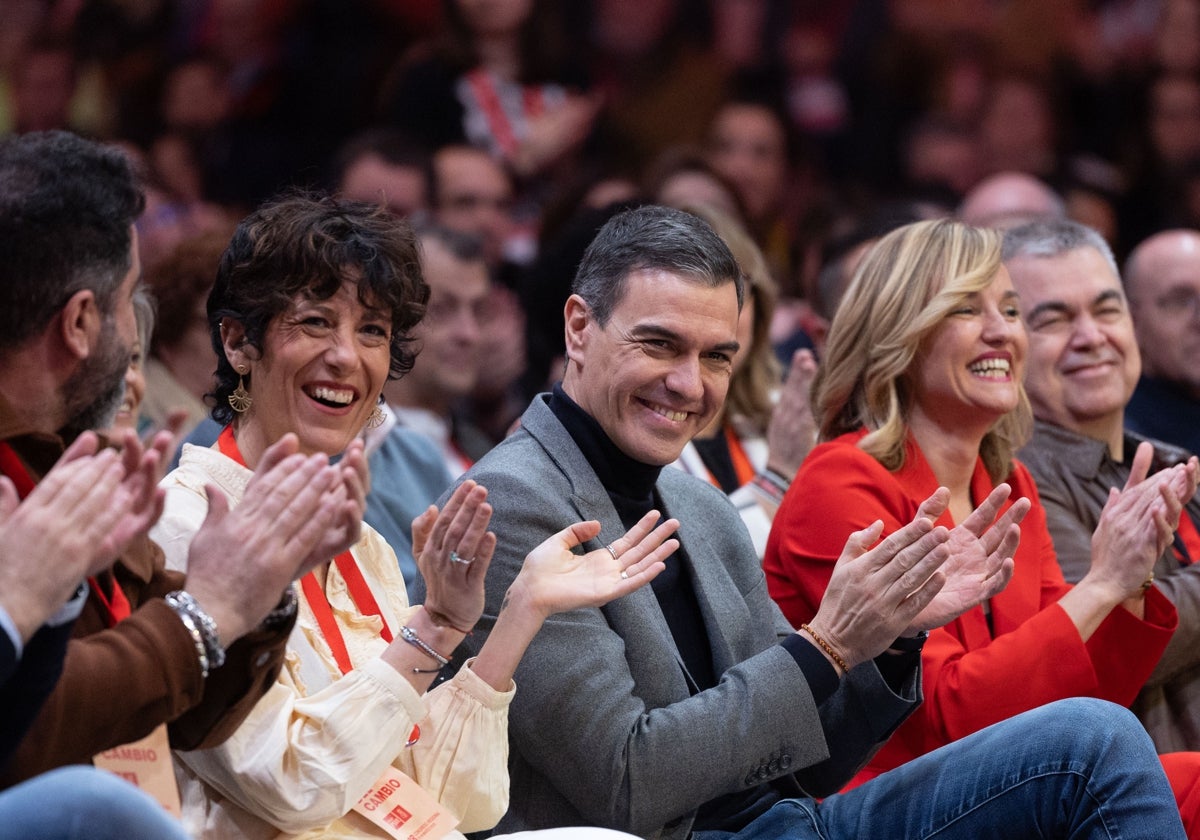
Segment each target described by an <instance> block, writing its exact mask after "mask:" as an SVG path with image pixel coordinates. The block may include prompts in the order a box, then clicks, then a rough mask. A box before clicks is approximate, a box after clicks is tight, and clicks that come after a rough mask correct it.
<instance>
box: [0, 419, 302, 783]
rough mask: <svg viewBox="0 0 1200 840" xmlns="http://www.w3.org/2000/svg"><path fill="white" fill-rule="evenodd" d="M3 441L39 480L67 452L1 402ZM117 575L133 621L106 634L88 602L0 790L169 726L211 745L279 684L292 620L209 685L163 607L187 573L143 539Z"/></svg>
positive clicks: (230, 660) (176, 737) (254, 642)
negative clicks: (171, 566)
mask: <svg viewBox="0 0 1200 840" xmlns="http://www.w3.org/2000/svg"><path fill="white" fill-rule="evenodd" d="M0 440H4V441H7V442H8V443H9V445H10V446H12V447H13V449H14V450H15V451H16V452H17V454H18V455H19V456H20V457H21V459H22V461H23V462H24V463H25V465H26V467H27V468H28V470H29V472H30V474H31V475H34V476H41V475H44V474H45V473H46V472H47V471H48V470H49V469H50V467H51V466H52V465H53V463H54V462H55V461H56V460H57V459H58V457H59V455H61V454H62V451H63V446H62V442H61V441H60V440H59V439H58V438H56V437H53V436H47V435H39V434H28V433H23V432H22V430H21V429H20V428H18V427H17V424H16V423H15V422H14V420H13V417H12V414H11V412H9V411H7V410H6V406H4V405H3V402H2V401H0ZM64 524H69V523H64ZM47 562H53V558H47ZM111 574H112V575H114V576H115V578H116V580H117V582H118V583H119V584H120V586H121V589H122V591H123V592H124V593H125V595H126V597H127V598H128V599H129V603H130V607H131V608H132V614H131V615H130V617H129V618H127V619H125V620H124V621H122V622H121V623H119V624H118V625H116V626H115V627H112V628H109V627H108V621H107V615H108V614H107V611H106V609H105V607H104V605H103V604H102V603H101V602H100V601H99V600H98V599H97V598H96V597H95V595H94V594H92V595H90V596H89V597H88V600H87V603H86V604H85V606H84V608H83V613H82V614H81V615H80V617H79V620H78V621H77V622H76V624H75V630H74V636H73V639H72V641H71V642H70V644H69V645H68V648H67V656H66V660H65V662H64V663H63V672H62V676H61V677H60V678H59V681H58V684H57V685H56V686H55V688H54V690H53V691H52V692H51V693H50V696H49V697H48V698H47V700H46V702H45V704H44V705H43V706H42V709H41V711H40V712H39V714H38V717H37V719H36V720H35V721H34V723H33V726H32V728H31V729H30V730H29V733H28V734H27V735H26V736H25V739H24V741H22V743H21V745H20V747H18V749H17V752H16V754H15V755H14V757H13V759H12V761H11V762H10V763H9V765H8V766H7V767H6V768H4V773H3V776H2V777H0V786H8V785H12V784H14V783H16V782H18V781H20V780H22V779H26V778H29V777H30V776H33V775H36V774H38V773H41V772H43V771H46V770H50V769H53V768H55V767H59V766H62V765H65V764H73V763H88V762H90V761H91V758H92V756H93V755H95V754H96V753H98V752H102V751H104V750H106V749H111V748H112V747H115V746H119V745H121V744H125V743H128V742H130V741H134V740H137V739H138V738H141V737H144V736H145V735H148V734H149V733H150V732H151V731H152V730H153V729H154V728H155V727H157V726H158V725H159V724H161V723H164V722H166V723H169V724H170V728H169V732H170V738H171V746H172V747H175V748H176V749H184V750H189V749H198V748H201V747H211V746H214V745H216V744H218V743H220V742H221V741H223V740H225V739H226V738H227V737H229V735H230V734H231V733H232V732H233V731H234V730H235V729H237V727H238V725H239V724H240V723H241V722H242V720H243V719H244V718H245V717H246V715H247V714H248V713H249V712H250V710H251V708H253V706H254V704H255V703H256V702H257V701H258V699H259V698H260V697H262V695H263V694H264V693H265V692H266V690H267V689H268V688H270V687H271V685H272V684H274V682H275V678H276V676H277V674H278V673H279V668H280V665H281V663H282V661H283V654H284V646H285V644H286V642H287V637H288V634H289V633H290V631H291V624H292V623H294V622H289V624H288V626H286V627H282V628H279V629H277V630H273V631H254V632H252V633H250V634H249V635H247V636H245V637H243V638H242V639H240V640H238V641H237V642H236V643H234V644H233V645H231V646H230V647H229V649H228V651H227V659H226V662H225V665H224V666H222V667H221V668H218V669H216V670H214V671H212V673H210V674H209V676H208V679H207V680H205V679H203V678H202V677H201V671H200V664H199V661H198V659H197V656H196V648H195V646H194V644H193V641H192V638H191V636H190V635H189V634H188V632H187V630H186V629H185V628H184V626H183V623H182V622H181V621H180V620H179V617H178V616H177V615H176V614H175V612H174V611H173V610H172V609H171V608H170V607H168V606H167V604H166V603H165V602H164V601H163V600H162V596H163V595H165V594H166V593H168V592H171V591H173V590H175V589H180V588H182V587H183V585H184V576H183V575H182V574H180V573H178V572H173V571H169V570H167V569H165V568H164V566H163V556H162V552H161V551H160V550H159V548H158V547H157V546H156V545H154V544H153V543H152V542H151V541H150V540H149V539H147V538H142V539H140V540H139V541H137V542H136V543H135V544H134V545H133V546H131V548H130V550H129V551H128V552H126V554H125V556H123V557H121V558H120V559H119V560H118V561H117V563H116V565H115V566H114V568H113V571H112V573H111Z"/></svg>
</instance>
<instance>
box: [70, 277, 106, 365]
mask: <svg viewBox="0 0 1200 840" xmlns="http://www.w3.org/2000/svg"><path fill="white" fill-rule="evenodd" d="M59 315H60V321H59V329H60V330H61V332H62V340H63V344H64V345H65V346H66V348H67V350H68V352H70V353H71V354H72V355H74V356H75V358H76V359H80V360H82V359H86V358H87V357H88V356H90V355H91V354H92V348H93V347H94V346H95V343H96V337H97V336H98V335H99V334H100V329H101V327H102V326H103V324H104V313H102V312H101V311H100V305H99V302H98V301H97V300H96V293H95V292H94V291H92V290H91V289H80V290H79V291H78V292H76V293H75V294H73V295H71V297H69V298H67V302H66V304H65V305H64V306H63V308H62V310H61V311H60V312H59Z"/></svg>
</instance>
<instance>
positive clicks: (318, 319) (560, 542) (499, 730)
mask: <svg viewBox="0 0 1200 840" xmlns="http://www.w3.org/2000/svg"><path fill="white" fill-rule="evenodd" d="M427 298H428V287H427V286H426V285H425V283H424V281H423V280H422V278H421V266H420V261H419V259H418V252H417V244H416V239H415V237H414V236H413V233H412V231H411V229H409V227H408V226H407V224H405V223H403V222H397V221H396V220H395V218H394V217H392V216H390V215H389V214H388V213H387V212H386V211H384V210H382V209H381V208H378V207H374V206H371V205H367V204H355V203H342V202H339V201H337V200H334V199H332V198H327V197H320V198H313V197H305V196H294V197H289V198H285V199H282V200H280V201H277V202H274V203H271V204H268V205H266V206H264V207H262V208H260V209H259V210H258V211H257V212H255V213H253V214H251V215H250V216H249V217H248V218H247V219H245V220H244V221H243V222H242V224H241V225H240V226H239V228H238V230H237V232H236V233H235V234H234V237H233V240H232V241H231V243H230V245H229V248H228V250H227V251H226V252H225V255H224V256H223V258H222V260H221V265H220V268H219V270H218V272H217V279H216V283H215V285H214V287H213V291H212V293H211V295H210V297H209V302H208V316H209V325H210V328H211V332H212V339H213V347H214V349H215V350H216V352H217V355H218V357H219V363H218V367H217V386H216V393H215V397H216V400H217V407H216V408H215V409H214V410H213V417H214V419H216V420H218V421H219V422H221V423H224V424H226V425H225V429H224V431H223V432H222V433H221V436H220V438H219V440H218V441H217V444H216V446H214V447H213V448H209V449H205V448H201V447H195V446H185V447H184V450H183V454H182V457H181V459H180V465H179V468H178V469H177V470H175V471H174V472H172V473H171V474H170V475H168V476H167V478H166V480H165V482H164V484H165V485H166V488H167V500H166V510H165V513H164V515H163V517H162V519H161V520H160V522H159V524H158V525H157V526H156V537H157V538H158V540H159V542H160V544H161V545H162V546H163V550H164V551H165V553H166V555H167V561H168V564H170V565H174V566H179V565H181V564H182V563H183V562H184V559H185V557H186V551H187V546H188V544H189V543H190V541H191V540H192V537H193V536H194V535H195V534H196V531H197V529H198V528H199V527H200V524H201V522H203V521H204V519H205V517H206V516H208V515H210V509H215V510H217V513H218V515H219V511H220V509H222V508H225V507H226V506H229V507H232V508H234V513H236V506H237V503H238V501H239V500H240V498H241V495H242V491H243V490H244V488H245V486H246V484H247V482H248V481H249V480H250V478H251V476H252V475H253V471H254V470H256V469H262V468H264V467H265V466H266V465H267V464H268V462H270V461H272V460H273V459H275V458H277V456H276V455H275V454H274V453H275V452H276V451H277V449H278V447H276V448H275V449H272V448H270V447H272V445H273V444H275V442H276V441H278V440H281V439H284V438H286V437H287V436H294V437H295V438H296V443H295V444H293V446H294V448H298V449H299V452H300V453H301V454H304V455H308V454H313V453H323V454H324V455H329V456H333V455H339V454H340V455H341V458H342V460H341V463H342V465H343V466H347V467H349V468H351V469H352V470H353V472H354V474H355V475H356V477H357V481H348V482H347V488H348V489H347V491H346V495H347V500H346V501H347V504H348V505H354V506H356V507H357V508H358V509H359V510H361V506H362V496H363V494H365V492H366V487H367V484H368V478H367V470H366V461H365V458H364V455H363V443H362V440H361V439H360V437H361V434H362V432H363V429H364V427H365V426H367V425H369V424H370V423H371V422H372V417H373V415H374V414H375V413H376V411H377V410H378V402H379V398H380V393H381V391H382V389H383V384H384V382H385V381H386V380H387V379H388V378H389V377H396V376H401V375H403V374H404V373H405V372H406V371H408V370H409V369H410V368H411V367H412V362H413V358H414V356H415V352H416V348H415V347H414V346H413V345H412V343H411V340H410V333H411V330H412V328H413V327H414V326H415V325H416V324H417V322H418V321H419V320H420V319H421V317H422V315H423V314H424V311H425V302H426V300H427ZM351 497H356V498H351ZM486 497H487V491H486V490H485V489H484V488H482V487H479V486H477V485H475V483H474V482H470V481H468V482H465V483H464V484H463V485H462V486H460V487H459V488H458V489H457V490H456V491H455V493H454V494H453V495H452V496H451V497H450V498H449V500H448V501H447V502H446V504H445V506H444V507H443V508H442V510H441V511H440V512H439V511H438V510H437V509H436V508H433V507H430V508H429V509H428V510H426V511H425V513H423V514H422V515H421V516H420V517H418V518H417V519H416V520H415V521H414V523H413V538H414V539H413V553H414V555H415V556H416V558H417V565H418V567H419V569H420V570H421V573H422V575H423V576H424V578H425V583H426V588H427V592H428V594H427V597H426V601H425V603H424V604H423V605H421V606H417V607H411V606H409V604H408V601H407V597H406V594H405V586H404V579H403V577H402V576H401V573H400V569H399V567H398V565H397V562H396V557H395V555H394V553H393V552H392V550H391V549H390V548H389V547H388V545H387V543H386V542H384V540H383V539H382V538H381V537H380V536H379V535H378V534H377V533H376V532H375V531H373V530H372V529H371V528H370V527H369V526H363V528H362V534H361V535H360V536H359V538H358V540H357V541H356V542H354V543H353V544H352V546H351V548H350V549H349V550H348V551H346V552H343V553H342V554H341V555H339V556H338V557H336V558H331V560H330V562H327V563H325V564H323V565H322V566H319V567H318V568H317V569H316V570H315V571H314V572H312V573H310V574H309V575H306V576H305V577H304V578H302V579H301V586H300V593H299V596H298V597H299V602H300V604H299V607H300V609H299V618H298V621H297V629H296V631H295V632H294V633H293V634H292V636H291V638H290V640H289V642H288V652H287V657H286V660H285V662H284V666H283V670H282V672H281V673H280V676H279V678H278V680H277V681H276V682H275V683H274V685H272V686H271V688H270V689H269V690H268V691H267V693H266V695H265V696H264V697H263V699H262V700H261V701H260V702H259V703H258V705H257V706H256V707H255V708H254V710H253V712H251V714H250V716H249V717H248V718H247V719H246V721H245V723H244V724H243V725H242V726H241V727H240V728H239V729H238V730H237V731H236V732H235V733H234V734H233V736H232V737H231V738H230V739H229V740H228V741H227V742H225V743H224V744H223V745H222V746H220V747H218V748H215V749H211V750H202V751H195V752H188V753H177V754H176V758H177V775H178V777H179V778H180V779H181V781H182V785H183V789H182V791H181V794H182V800H183V811H184V815H183V816H184V823H185V825H186V827H187V829H188V831H189V833H190V834H191V835H192V836H194V837H206V838H207V837H213V838H217V837H221V838H224V837H248V838H265V837H277V836H282V835H287V836H292V835H298V834H305V836H316V835H319V836H321V837H342V838H346V837H386V836H395V835H393V834H391V833H386V832H387V829H386V827H385V824H386V823H388V821H389V819H390V818H391V817H392V815H394V814H396V813H400V812H404V813H411V814H413V815H414V817H416V816H417V815H420V816H421V820H422V821H421V823H420V824H421V825H422V826H425V825H426V820H428V821H430V822H429V823H428V825H429V826H431V828H430V834H431V836H439V837H440V836H449V837H461V835H459V834H457V833H455V832H454V829H455V828H456V827H457V828H458V829H460V830H461V831H463V832H467V831H480V830H484V829H488V828H491V827H492V826H494V825H495V824H496V822H497V821H498V820H499V819H500V817H501V815H503V814H504V812H505V810H506V808H507V806H508V771H507V755H508V753H507V744H508V731H507V730H508V726H507V723H508V704H509V702H510V701H511V699H512V694H513V691H514V687H513V684H512V673H513V669H514V668H515V667H516V665H517V663H518V662H519V661H520V658H521V655H522V654H523V653H524V651H525V648H526V646H527V645H528V644H529V642H530V641H531V640H532V638H533V636H534V635H535V634H536V633H537V631H538V629H539V628H540V627H541V625H542V622H543V621H544V620H545V618H546V617H547V616H549V615H550V614H552V613H554V612H558V611H560V610H564V609H573V608H575V607H579V606H584V605H591V604H600V603H603V602H606V601H608V600H609V599H611V598H613V597H617V596H619V595H622V594H625V593H627V592H630V591H632V590H634V589H636V588H637V587H638V586H640V585H642V584H643V583H645V582H646V581H648V580H650V579H651V578H653V577H654V576H655V575H656V574H657V573H658V571H660V570H661V569H662V568H663V564H662V563H661V562H660V559H661V558H662V557H665V556H667V554H668V553H669V552H671V551H674V550H675V547H676V546H677V543H676V542H675V541H674V540H667V541H666V542H664V540H665V539H666V537H667V536H668V535H669V534H670V532H671V531H673V530H674V527H675V524H674V522H673V520H672V521H671V522H670V523H669V524H667V525H665V526H662V527H659V528H657V529H653V526H654V522H655V521H656V517H657V514H654V516H653V517H647V518H646V519H643V520H642V521H641V522H640V523H639V524H638V525H637V526H636V527H635V528H633V529H632V530H631V531H630V532H629V533H628V534H627V535H626V536H624V537H622V538H620V539H618V540H617V541H616V543H615V544H614V547H613V548H612V549H611V550H605V549H600V550H597V551H593V552H591V553H590V554H586V555H577V554H573V553H572V552H571V548H572V547H574V546H576V545H578V544H579V543H580V542H582V541H584V540H587V539H590V538H591V537H593V536H595V534H596V532H597V531H598V530H599V525H598V524H597V523H582V524H577V525H574V526H572V527H571V528H568V529H566V530H564V531H561V532H559V533H558V534H556V535H555V536H554V537H552V538H551V539H550V540H547V541H546V542H545V543H543V544H542V545H541V546H539V547H537V548H536V549H534V551H533V552H531V553H530V554H529V556H528V558H527V561H526V564H525V567H524V570H523V571H522V573H521V575H520V576H518V578H517V580H516V581H515V582H514V585H513V588H512V589H511V590H510V602H509V603H508V605H507V609H506V610H505V611H504V612H503V614H502V615H501V616H500V617H499V618H498V619H497V622H496V625H495V629H494V630H493V632H492V637H494V638H498V641H496V642H491V641H490V640H489V642H488V643H487V644H486V645H485V646H484V648H483V650H482V651H481V652H480V654H479V656H478V657H476V658H475V659H472V660H469V661H468V662H467V663H466V664H465V665H464V666H463V667H462V668H461V669H460V670H459V671H458V673H457V675H455V676H454V677H453V679H450V680H449V681H447V682H445V683H443V684H441V685H439V686H437V687H436V688H434V689H433V690H431V691H430V690H429V687H430V685H431V684H432V683H433V680H434V677H435V676H436V675H437V673H438V672H439V670H440V668H441V667H442V666H444V665H446V664H448V659H449V655H450V654H451V653H452V652H453V651H454V650H455V648H456V647H457V646H458V644H459V643H460V642H461V641H462V639H463V638H464V636H465V635H466V634H467V633H469V632H470V631H471V628H472V627H473V626H474V624H475V622H476V621H477V620H478V618H479V616H480V613H481V611H482V609H483V580H484V576H485V574H486V572H487V567H488V564H489V562H490V561H491V556H492V551H493V549H494V548H495V545H496V538H495V536H494V535H493V534H491V533H490V532H489V531H488V530H487V527H488V521H489V519H490V517H491V507H490V506H489V505H488V504H487V503H486ZM231 515H232V514H231ZM284 515H286V512H285V513H284ZM652 529H653V531H652ZM204 629H205V628H197V630H198V632H200V634H201V635H203V631H204ZM214 635H216V634H215V628H214ZM219 658H220V657H219V656H218V659H219ZM396 808H399V809H400V811H396V810H395V809H396ZM309 832H311V834H308V833H309ZM281 833H282V834H281Z"/></svg>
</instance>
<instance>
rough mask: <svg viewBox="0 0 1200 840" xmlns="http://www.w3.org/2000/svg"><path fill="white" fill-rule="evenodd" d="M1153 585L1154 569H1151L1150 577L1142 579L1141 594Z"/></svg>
mask: <svg viewBox="0 0 1200 840" xmlns="http://www.w3.org/2000/svg"><path fill="white" fill-rule="evenodd" d="M1153 585H1154V571H1153V570H1151V572H1150V577H1148V578H1146V579H1145V580H1144V581H1142V594H1143V595H1145V594H1146V593H1147V592H1149V591H1150V587H1151V586H1153Z"/></svg>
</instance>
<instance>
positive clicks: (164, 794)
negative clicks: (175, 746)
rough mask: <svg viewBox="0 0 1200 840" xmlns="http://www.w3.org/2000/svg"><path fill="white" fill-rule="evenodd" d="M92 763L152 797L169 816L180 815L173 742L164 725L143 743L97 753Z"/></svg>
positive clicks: (137, 742) (135, 742) (125, 745)
mask: <svg viewBox="0 0 1200 840" xmlns="http://www.w3.org/2000/svg"><path fill="white" fill-rule="evenodd" d="M92 763H93V764H95V765H96V766H97V767H99V768H101V769H103V770H107V771H108V772H110V773H115V774H116V775H118V776H120V777H121V778H122V779H125V780H126V781H128V782H131V783H132V784H134V785H135V786H137V787H139V788H141V789H142V790H143V791H144V792H146V793H148V794H150V795H151V796H153V797H154V798H155V799H157V800H158V802H159V804H160V805H162V806H163V808H165V809H166V810H167V813H168V814H171V815H172V816H174V817H179V816H181V814H182V810H181V809H180V807H179V786H178V785H177V784H176V783H175V768H174V765H173V764H172V763H171V742H170V740H169V739H168V738H167V725H166V724H165V723H164V724H161V725H160V726H159V727H158V728H157V729H155V730H154V731H153V732H151V733H150V734H149V735H147V736H146V737H145V738H142V739H141V740H140V741H134V742H133V743H130V744H124V745H122V746H120V747H113V748H112V749H111V750H105V751H104V752H102V753H98V754H97V755H96V756H94V757H93V758H92Z"/></svg>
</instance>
